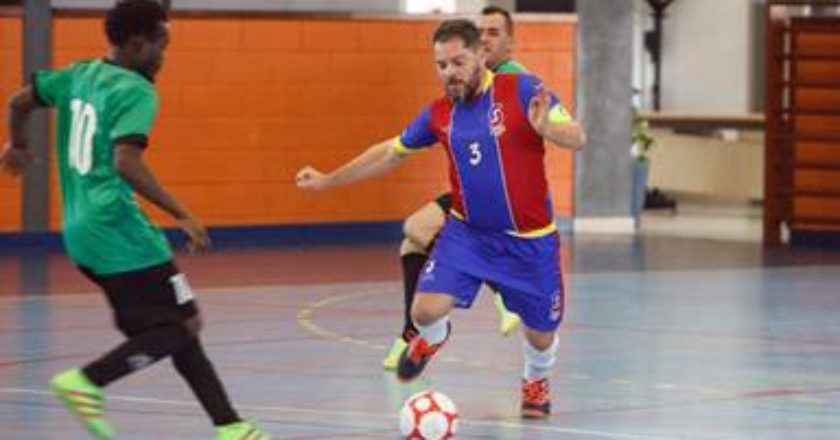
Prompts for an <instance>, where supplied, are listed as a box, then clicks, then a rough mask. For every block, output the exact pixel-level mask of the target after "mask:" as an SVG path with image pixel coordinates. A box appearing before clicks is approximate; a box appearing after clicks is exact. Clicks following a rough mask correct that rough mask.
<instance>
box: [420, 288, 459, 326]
mask: <svg viewBox="0 0 840 440" xmlns="http://www.w3.org/2000/svg"><path fill="white" fill-rule="evenodd" d="M452 307H454V299H453V298H452V297H451V296H449V295H444V294H418V295H417V296H416V297H415V298H414V306H413V307H412V308H411V319H412V320H413V321H414V323H415V324H417V325H430V324H432V323H434V322H436V321H437V320H439V319H441V318H443V317H445V316H446V315H448V314H449V312H450V311H451V310H452Z"/></svg>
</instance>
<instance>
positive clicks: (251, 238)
mask: <svg viewBox="0 0 840 440" xmlns="http://www.w3.org/2000/svg"><path fill="white" fill-rule="evenodd" d="M164 232H165V233H166V236H167V238H169V240H170V241H171V242H172V244H173V246H175V247H176V248H179V247H181V246H183V244H184V242H185V241H186V239H185V236H184V234H183V233H181V232H180V231H179V230H176V229H165V230H164ZM209 232H210V239H211V240H212V241H213V247H214V248H216V249H218V248H230V247H258V246H309V245H336V244H367V243H392V242H396V241H398V240H400V239H401V238H402V222H397V221H385V222H365V223H325V224H307V225H282V226H278V225H264V226H238V227H213V228H210V230H209ZM62 249H63V246H62V243H61V236H60V235H59V234H58V233H57V232H23V233H14V234H12V233H5V234H0V253H18V252H21V251H29V250H34V251H60V250H62Z"/></svg>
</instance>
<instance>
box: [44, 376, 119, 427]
mask: <svg viewBox="0 0 840 440" xmlns="http://www.w3.org/2000/svg"><path fill="white" fill-rule="evenodd" d="M50 389H52V392H53V393H55V395H56V397H58V398H59V400H61V401H62V402H64V405H65V406H66V407H67V409H69V410H70V412H72V413H73V414H75V415H76V417H78V418H79V420H81V422H82V424H84V425H85V428H87V430H88V431H89V432H90V433H91V434H93V436H94V437H96V438H97V439H100V440H110V439H113V438H115V436H114V429H113V428H112V427H111V424H110V423H108V421H107V420H105V418H104V417H103V416H102V412H103V409H104V406H105V393H103V392H102V389H101V388H99V387H98V386H96V385H94V384H92V383H91V382H90V380H88V378H87V377H85V375H84V374H82V372H81V370H79V369H77V368H74V369H72V370H67V371H65V372H62V373H59V374H56V375H55V376H53V378H52V379H51V380H50Z"/></svg>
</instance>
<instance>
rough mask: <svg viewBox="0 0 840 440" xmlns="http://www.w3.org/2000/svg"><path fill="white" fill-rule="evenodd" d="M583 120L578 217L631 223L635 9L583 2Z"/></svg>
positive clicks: (604, 0) (623, 2) (623, 0)
mask: <svg viewBox="0 0 840 440" xmlns="http://www.w3.org/2000/svg"><path fill="white" fill-rule="evenodd" d="M577 8H578V28H579V32H580V33H579V38H580V41H579V44H578V48H579V52H578V57H579V58H578V101H577V104H578V115H579V118H580V119H581V120H582V122H583V125H584V128H585V130H586V134H587V136H588V143H587V146H586V148H585V149H584V150H583V152H581V153H579V155H578V161H577V176H576V179H577V194H576V197H575V198H576V213H575V215H576V217H629V216H630V194H631V189H630V187H631V182H632V168H633V161H632V158H631V157H630V126H631V108H630V105H631V101H630V99H631V80H632V64H633V60H632V57H633V14H632V12H633V3H632V2H630V1H627V0H598V1H597V2H594V1H581V2H578V5H577Z"/></svg>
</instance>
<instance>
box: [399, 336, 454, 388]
mask: <svg viewBox="0 0 840 440" xmlns="http://www.w3.org/2000/svg"><path fill="white" fill-rule="evenodd" d="M451 333H452V324H451V323H448V324H447V328H446V338H444V339H443V341H441V342H440V343H439V344H429V343H428V342H426V340H425V339H423V337H422V336H420V335H417V336H415V337H414V338H412V339H411V341H409V343H408V346H407V347H406V348H405V350H403V352H402V354H400V360H399V362H397V378H398V379H399V380H401V381H403V382H410V381H412V380H414V379H417V376H420V373H422V372H423V369H424V368H426V364H427V363H429V360H430V359H432V356H434V355H435V353H437V351H438V350H440V348H441V347H443V344H446V341H447V340H449V335H450V334H451Z"/></svg>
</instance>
